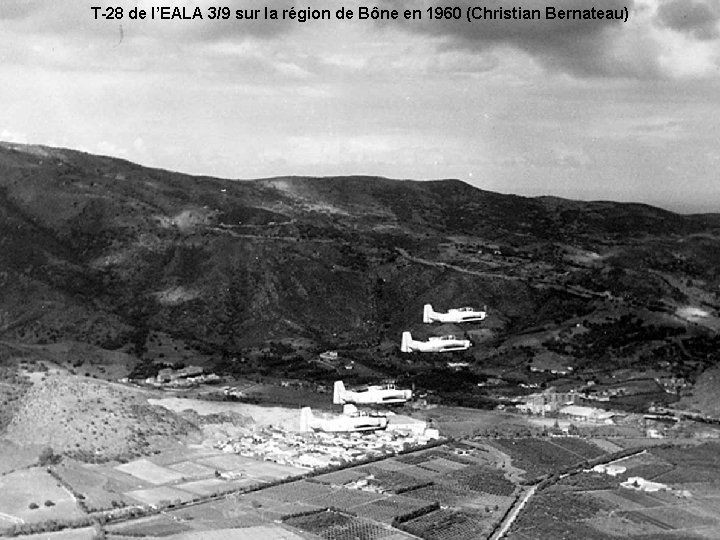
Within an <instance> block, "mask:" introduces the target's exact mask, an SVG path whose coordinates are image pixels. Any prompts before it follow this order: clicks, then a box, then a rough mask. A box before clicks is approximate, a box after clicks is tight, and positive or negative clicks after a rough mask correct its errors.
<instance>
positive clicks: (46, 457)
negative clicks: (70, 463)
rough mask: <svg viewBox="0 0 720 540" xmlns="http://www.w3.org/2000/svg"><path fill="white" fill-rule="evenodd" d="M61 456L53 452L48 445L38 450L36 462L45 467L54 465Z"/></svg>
mask: <svg viewBox="0 0 720 540" xmlns="http://www.w3.org/2000/svg"><path fill="white" fill-rule="evenodd" d="M61 458H62V456H59V455H57V454H55V452H54V451H53V449H52V448H51V447H50V446H46V447H45V448H43V449H42V451H41V452H40V455H39V456H38V464H39V465H40V466H41V467H46V466H48V465H55V464H57V463H59V462H60V459H61Z"/></svg>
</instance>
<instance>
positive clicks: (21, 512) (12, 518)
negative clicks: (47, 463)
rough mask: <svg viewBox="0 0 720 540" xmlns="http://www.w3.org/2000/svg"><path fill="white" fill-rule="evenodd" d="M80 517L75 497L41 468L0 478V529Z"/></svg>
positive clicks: (81, 512) (80, 511)
mask: <svg viewBox="0 0 720 540" xmlns="http://www.w3.org/2000/svg"><path fill="white" fill-rule="evenodd" d="M82 515H84V513H83V511H82V510H81V509H80V507H79V506H78V504H77V502H76V501H75V498H74V497H73V496H72V495H71V494H70V493H69V492H68V491H67V490H65V489H64V488H62V487H61V486H60V485H58V483H57V481H56V480H55V479H54V478H53V477H52V476H50V475H49V474H48V473H47V471H46V470H45V469H43V468H39V467H35V468H32V469H25V470H22V471H16V472H14V473H10V474H6V475H4V476H0V528H6V527H7V526H8V525H11V524H13V523H23V522H26V523H32V522H39V521H46V520H52V519H54V520H63V519H69V518H74V517H80V516H82Z"/></svg>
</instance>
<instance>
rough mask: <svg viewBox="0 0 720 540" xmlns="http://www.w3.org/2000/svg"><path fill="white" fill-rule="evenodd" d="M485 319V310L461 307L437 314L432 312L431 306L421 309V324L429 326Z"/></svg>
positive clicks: (427, 305) (426, 305)
mask: <svg viewBox="0 0 720 540" xmlns="http://www.w3.org/2000/svg"><path fill="white" fill-rule="evenodd" d="M485 317H487V311H486V310H484V309H483V310H479V309H475V308H472V307H461V308H453V309H449V310H448V311H447V313H439V312H437V311H434V310H433V307H432V305H431V304H425V306H424V308H423V322H424V323H425V324H430V323H434V322H441V323H466V322H477V321H482V320H484V319H485Z"/></svg>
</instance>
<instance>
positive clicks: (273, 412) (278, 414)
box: [148, 398, 300, 431]
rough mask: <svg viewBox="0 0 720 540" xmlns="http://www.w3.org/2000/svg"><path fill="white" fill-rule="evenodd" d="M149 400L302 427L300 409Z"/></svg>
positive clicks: (200, 411)
mask: <svg viewBox="0 0 720 540" xmlns="http://www.w3.org/2000/svg"><path fill="white" fill-rule="evenodd" d="M148 402H149V403H150V404H151V405H160V406H161V407H165V408H166V409H169V410H171V411H174V412H182V411H184V410H187V409H192V410H194V411H195V412H197V413H198V414H199V415H203V416H204V415H208V414H218V413H224V412H225V413H226V412H231V413H237V414H241V415H244V416H251V417H252V419H253V420H254V421H255V423H256V424H259V425H264V426H275V427H280V428H283V429H286V430H289V431H297V430H298V429H299V428H300V411H299V410H297V409H289V408H286V407H262V406H260V405H249V404H247V403H234V402H229V401H219V402H216V401H203V400H200V399H182V398H162V399H148Z"/></svg>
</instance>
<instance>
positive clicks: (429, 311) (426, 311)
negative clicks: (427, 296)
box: [423, 304, 433, 324]
mask: <svg viewBox="0 0 720 540" xmlns="http://www.w3.org/2000/svg"><path fill="white" fill-rule="evenodd" d="M432 315H433V308H432V305H430V304H425V306H423V322H424V323H425V324H429V323H431V322H433V319H432Z"/></svg>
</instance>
